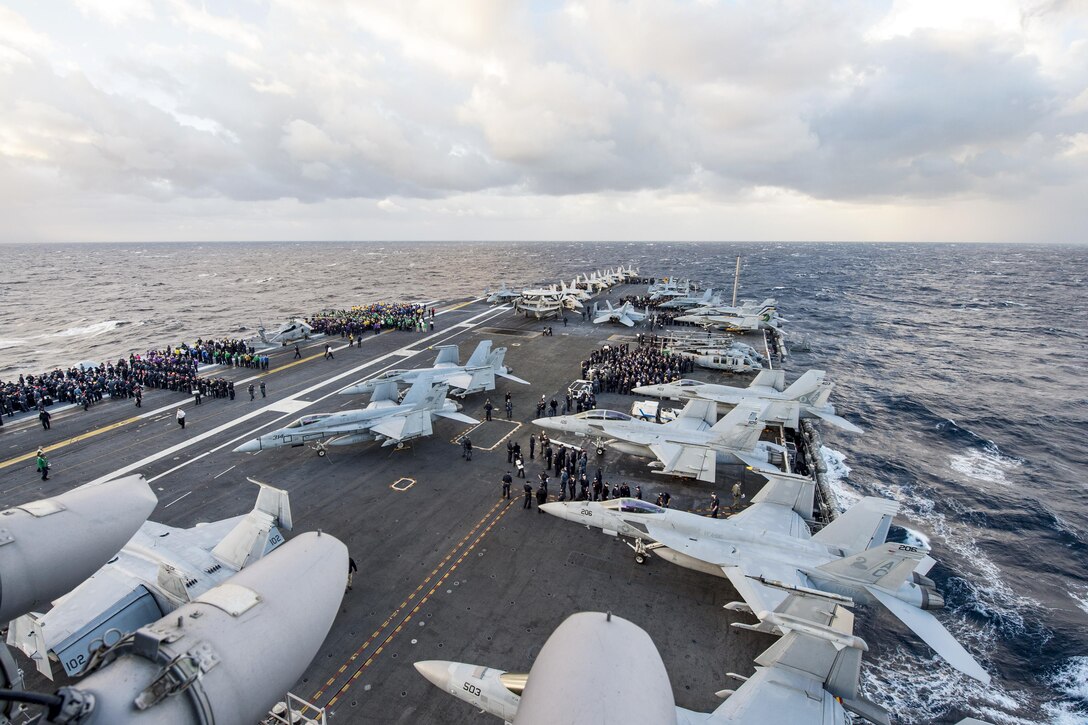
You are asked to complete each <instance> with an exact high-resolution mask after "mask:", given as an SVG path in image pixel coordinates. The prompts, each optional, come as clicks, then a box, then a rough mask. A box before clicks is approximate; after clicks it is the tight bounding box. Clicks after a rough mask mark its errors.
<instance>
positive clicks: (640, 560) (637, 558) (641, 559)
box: [635, 554, 647, 564]
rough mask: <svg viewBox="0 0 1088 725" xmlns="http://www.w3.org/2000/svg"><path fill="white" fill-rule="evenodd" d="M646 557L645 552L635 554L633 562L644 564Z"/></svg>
mask: <svg viewBox="0 0 1088 725" xmlns="http://www.w3.org/2000/svg"><path fill="white" fill-rule="evenodd" d="M646 559H647V557H646V555H645V554H635V563H636V564H645V563H646Z"/></svg>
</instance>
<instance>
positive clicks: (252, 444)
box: [234, 438, 261, 453]
mask: <svg viewBox="0 0 1088 725" xmlns="http://www.w3.org/2000/svg"><path fill="white" fill-rule="evenodd" d="M259 450H261V439H260V438H254V439H253V440H248V441H246V442H245V443H243V444H242V445H240V446H238V447H237V448H235V449H234V452H235V453H256V452H257V451H259Z"/></svg>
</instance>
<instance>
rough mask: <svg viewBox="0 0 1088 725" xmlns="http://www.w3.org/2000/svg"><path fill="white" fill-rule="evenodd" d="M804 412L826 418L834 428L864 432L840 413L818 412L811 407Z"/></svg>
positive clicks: (821, 418)
mask: <svg viewBox="0 0 1088 725" xmlns="http://www.w3.org/2000/svg"><path fill="white" fill-rule="evenodd" d="M805 412H806V413H809V414H810V415H814V416H816V417H817V418H819V419H820V420H826V421H827V422H828V423H830V424H831V425H833V426H835V427H836V428H841V429H842V430H844V431H847V432H848V433H864V432H865V431H864V430H862V429H861V428H859V427H858V426H856V425H854V424H853V423H851V422H850V421H848V420H847V419H846V418H843V417H842V416H841V415H835V414H834V413H823V412H820V411H819V410H814V409H812V408H809V409H807V410H806V411H805Z"/></svg>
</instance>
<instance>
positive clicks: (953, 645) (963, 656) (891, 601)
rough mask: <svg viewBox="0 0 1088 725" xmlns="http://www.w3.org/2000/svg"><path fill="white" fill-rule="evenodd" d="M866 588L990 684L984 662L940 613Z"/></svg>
mask: <svg viewBox="0 0 1088 725" xmlns="http://www.w3.org/2000/svg"><path fill="white" fill-rule="evenodd" d="M865 588H866V589H867V590H868V591H869V593H870V594H872V595H873V596H874V597H876V598H877V600H878V601H879V602H880V603H881V604H883V605H884V606H885V607H887V608H888V610H889V611H890V612H891V613H892V614H894V615H895V616H896V617H898V618H899V621H901V622H902V623H903V624H905V625H907V626H908V627H909V628H910V629H911V630H912V631H913V632H914V633H915V634H916V635H918V637H919V638H920V639H921V640H922V641H923V642H925V643H926V644H928V645H929V646H930V647H932V648H933V651H934V652H936V653H937V654H939V655H940V656H941V657H944V659H945V660H946V661H947V662H948V663H949V664H950V665H952V666H953V667H955V668H956V669H957V670H959V671H960V672H962V673H963V674H965V675H967V676H969V677H974V678H975V679H976V680H978V681H979V682H983V683H985V684H987V685H988V684H990V675H989V674H988V673H987V672H986V670H984V669H982V665H980V664H979V663H978V662H977V661H975V658H974V657H972V656H971V654H970V653H969V652H968V651H967V650H965V649H964V648H963V645H961V644H960V643H959V642H957V641H956V639H955V638H954V637H953V636H952V634H951V633H950V632H949V631H948V630H947V629H945V628H944V625H943V624H941V623H940V621H939V620H938V619H937V618H936V617H934V616H933V615H932V614H930V613H929V612H928V611H926V610H924V609H918V608H917V607H913V606H911V605H910V604H907V603H906V602H904V601H902V600H901V599H897V598H896V597H894V596H892V595H891V594H889V593H888V592H885V591H882V590H880V589H877V588H876V587H869V586H867V587H865Z"/></svg>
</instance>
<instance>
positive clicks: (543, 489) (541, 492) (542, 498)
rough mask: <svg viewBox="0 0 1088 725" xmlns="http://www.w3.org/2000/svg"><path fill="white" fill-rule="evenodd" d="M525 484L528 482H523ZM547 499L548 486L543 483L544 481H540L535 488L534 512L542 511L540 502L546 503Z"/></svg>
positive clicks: (539, 512) (540, 512)
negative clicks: (535, 506)
mask: <svg viewBox="0 0 1088 725" xmlns="http://www.w3.org/2000/svg"><path fill="white" fill-rule="evenodd" d="M525 485H526V486H528V485H529V484H525ZM547 501H548V487H547V485H546V484H545V483H544V481H541V482H540V485H539V486H538V487H537V489H536V505H537V509H536V512H537V513H538V514H542V513H544V512H543V511H542V510H541V509H540V506H541V504H544V503H547Z"/></svg>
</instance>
